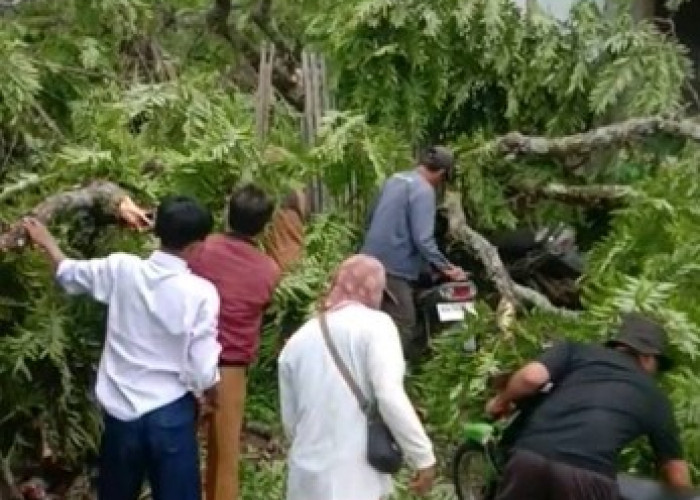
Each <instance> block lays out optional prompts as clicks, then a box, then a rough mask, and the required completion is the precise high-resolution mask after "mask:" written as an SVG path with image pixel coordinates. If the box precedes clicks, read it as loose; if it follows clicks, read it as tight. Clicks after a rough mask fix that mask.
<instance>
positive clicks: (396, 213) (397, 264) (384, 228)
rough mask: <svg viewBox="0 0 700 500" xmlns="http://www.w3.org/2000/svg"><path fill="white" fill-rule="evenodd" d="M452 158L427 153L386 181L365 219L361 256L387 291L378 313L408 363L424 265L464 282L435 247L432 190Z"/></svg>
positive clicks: (443, 151) (415, 352)
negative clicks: (390, 323) (378, 266)
mask: <svg viewBox="0 0 700 500" xmlns="http://www.w3.org/2000/svg"><path fill="white" fill-rule="evenodd" d="M454 164H455V161H454V155H453V154H452V152H451V151H450V150H449V149H447V148H445V147H443V146H434V147H431V148H429V149H428V150H427V151H426V152H425V153H424V154H423V155H422V157H421V160H420V162H419V164H418V167H417V168H415V169H414V170H410V171H405V172H399V173H397V174H394V175H393V176H391V177H390V178H389V179H388V180H387V181H386V183H385V184H384V186H383V187H382V191H381V193H380V195H379V197H378V199H377V200H376V202H375V204H374V207H373V208H372V210H371V212H370V215H369V229H368V231H367V234H366V235H365V241H364V245H363V247H362V253H364V254H367V255H371V256H373V257H375V258H376V259H378V260H379V261H380V262H381V263H382V264H383V265H384V268H385V269H386V273H387V291H388V292H389V294H388V295H389V296H388V297H386V298H385V300H384V304H383V306H382V309H383V310H384V311H385V312H386V313H387V314H389V315H390V316H391V317H392V318H393V320H394V321H395V322H396V325H397V327H398V329H399V332H400V333H401V339H402V343H403V349H404V356H405V357H406V358H407V359H414V358H416V357H417V356H419V355H420V354H421V351H422V349H423V347H424V345H423V342H422V339H420V338H419V335H418V331H417V328H416V325H417V320H416V306H415V297H414V295H415V286H416V281H417V280H418V277H419V275H420V271H421V269H422V268H423V267H424V265H425V264H426V263H427V264H429V265H431V266H432V267H433V268H435V269H437V270H438V271H439V272H441V273H442V274H443V275H445V276H446V277H448V278H449V279H451V280H453V281H459V280H463V279H466V274H465V272H464V271H463V270H462V269H461V268H459V267H457V266H454V265H453V264H451V263H450V262H449V261H448V260H447V258H446V257H445V256H444V255H443V254H442V252H441V251H440V250H439V248H438V246H437V243H436V242H435V236H434V231H435V214H436V209H437V206H436V194H435V191H436V189H437V188H438V187H439V186H440V185H441V184H443V183H444V182H445V181H446V180H447V179H449V178H450V177H451V175H452V173H453V171H454Z"/></svg>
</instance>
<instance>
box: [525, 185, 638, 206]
mask: <svg viewBox="0 0 700 500" xmlns="http://www.w3.org/2000/svg"><path fill="white" fill-rule="evenodd" d="M513 188H514V189H516V190H517V191H518V192H521V193H523V194H526V195H527V196H530V197H533V198H549V199H553V200H557V201H561V202H564V203H571V204H574V205H597V204H599V203H602V202H604V201H621V200H623V199H625V198H628V197H630V196H634V195H635V194H636V191H635V190H634V189H632V188H631V187H629V186H620V185H599V184H589V185H587V186H571V185H567V184H559V183H551V184H545V185H540V186H536V185H527V184H520V185H516V186H513Z"/></svg>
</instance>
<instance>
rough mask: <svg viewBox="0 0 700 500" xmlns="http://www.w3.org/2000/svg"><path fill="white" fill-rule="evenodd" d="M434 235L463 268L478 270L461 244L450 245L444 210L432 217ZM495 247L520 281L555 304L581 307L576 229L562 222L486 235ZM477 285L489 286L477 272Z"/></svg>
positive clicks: (580, 264)
mask: <svg viewBox="0 0 700 500" xmlns="http://www.w3.org/2000/svg"><path fill="white" fill-rule="evenodd" d="M435 235H436V236H435V238H436V241H437V242H438V247H439V248H440V250H441V251H442V252H443V253H444V254H445V255H446V256H447V257H448V258H449V259H450V261H452V262H454V263H455V264H457V265H459V266H461V267H462V268H463V269H481V268H482V267H483V266H482V263H481V262H480V261H478V259H476V258H475V257H474V256H473V255H472V254H471V253H470V252H468V251H467V250H466V248H464V247H463V246H462V245H456V246H454V247H452V248H450V247H449V246H448V245H447V241H448V239H449V238H448V221H447V215H446V213H445V212H444V210H440V211H438V214H437V217H436V220H435ZM485 236H486V238H487V240H488V241H489V242H490V243H491V244H492V245H493V246H494V247H496V249H497V250H498V253H499V256H500V258H501V261H502V262H503V265H504V266H505V268H506V270H507V271H508V273H509V274H510V276H511V277H512V278H513V280H514V281H515V282H517V283H519V284H522V285H525V286H529V287H530V288H533V289H535V290H537V291H539V292H540V293H542V294H544V295H545V296H547V298H548V299H549V300H550V301H551V302H552V304H554V305H555V306H558V307H566V308H570V309H580V308H581V303H580V299H579V293H578V288H577V281H578V279H579V278H580V277H581V275H582V274H583V271H584V264H585V263H584V257H583V254H582V253H581V251H580V250H579V248H578V246H577V244H576V232H575V231H574V229H573V228H572V227H570V226H567V225H565V224H563V223H559V224H554V225H547V226H544V227H540V228H537V229H532V228H522V227H521V228H518V229H514V230H506V231H498V232H494V233H491V234H490V235H489V234H487V235H485ZM476 278H478V279H477V282H478V283H479V285H480V287H481V286H483V287H484V288H485V289H486V288H488V287H489V285H490V279H489V278H488V277H486V276H483V275H482V273H479V274H477V275H476Z"/></svg>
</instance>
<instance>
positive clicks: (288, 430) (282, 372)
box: [277, 356, 297, 443]
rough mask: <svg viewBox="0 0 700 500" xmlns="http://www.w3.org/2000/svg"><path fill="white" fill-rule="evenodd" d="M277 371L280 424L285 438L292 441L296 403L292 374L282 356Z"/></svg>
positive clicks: (295, 418)
mask: <svg viewBox="0 0 700 500" xmlns="http://www.w3.org/2000/svg"><path fill="white" fill-rule="evenodd" d="M277 373H278V378H279V389H280V413H281V414H282V426H283V427H284V434H285V436H287V440H288V441H289V442H290V443H291V442H292V441H294V429H295V428H296V420H297V414H296V404H295V401H294V400H295V398H294V386H293V384H292V380H291V378H292V374H291V370H290V368H289V366H288V365H287V363H285V361H284V359H283V358H282V356H280V359H279V361H278V365H277Z"/></svg>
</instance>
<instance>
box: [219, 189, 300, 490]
mask: <svg viewBox="0 0 700 500" xmlns="http://www.w3.org/2000/svg"><path fill="white" fill-rule="evenodd" d="M305 199H306V198H305V194H304V192H303V191H299V192H293V193H291V194H290V195H289V196H288V197H287V199H286V200H285V202H284V204H283V206H282V208H281V209H280V210H278V211H277V212H275V214H274V215H273V217H272V220H271V221H270V226H269V227H268V230H267V231H266V233H265V234H264V235H263V237H262V242H263V246H264V247H265V250H266V252H267V254H268V255H269V256H270V257H272V258H273V259H274V260H275V262H277V265H278V266H279V267H280V270H281V271H282V272H286V271H288V270H289V269H290V268H291V267H292V266H293V265H294V264H295V263H296V262H297V261H298V260H299V259H300V257H301V253H302V248H303V244H304V221H305V218H306V215H307V214H308V209H307V205H306V202H305ZM220 372H221V381H220V382H219V391H218V392H219V406H218V408H217V409H216V411H215V412H214V413H213V414H212V415H211V417H210V418H209V428H208V435H207V465H206V467H207V470H206V474H205V481H206V484H205V493H206V500H238V490H239V481H238V462H239V456H240V446H241V445H240V443H241V430H242V428H243V414H244V410H245V394H246V371H245V368H243V367H221V368H220Z"/></svg>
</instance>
